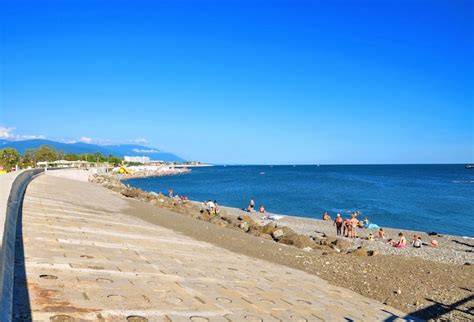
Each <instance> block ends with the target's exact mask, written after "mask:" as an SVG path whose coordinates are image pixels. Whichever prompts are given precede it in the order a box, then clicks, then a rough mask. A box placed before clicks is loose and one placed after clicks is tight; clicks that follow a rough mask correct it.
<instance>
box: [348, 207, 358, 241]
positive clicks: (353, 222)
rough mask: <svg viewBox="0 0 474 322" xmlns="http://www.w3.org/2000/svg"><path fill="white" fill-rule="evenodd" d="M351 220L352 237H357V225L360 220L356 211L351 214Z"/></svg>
mask: <svg viewBox="0 0 474 322" xmlns="http://www.w3.org/2000/svg"><path fill="white" fill-rule="evenodd" d="M351 217H352V218H351V220H350V224H351V225H350V234H349V235H350V236H349V237H350V238H356V235H357V231H356V229H357V225H358V224H359V220H358V219H357V215H356V214H355V213H354V214H352V216H351Z"/></svg>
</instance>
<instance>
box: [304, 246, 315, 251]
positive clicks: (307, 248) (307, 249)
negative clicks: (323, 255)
mask: <svg viewBox="0 0 474 322" xmlns="http://www.w3.org/2000/svg"><path fill="white" fill-rule="evenodd" d="M303 250H304V251H305V252H310V251H312V250H313V249H312V248H311V247H309V246H306V247H305V248H303Z"/></svg>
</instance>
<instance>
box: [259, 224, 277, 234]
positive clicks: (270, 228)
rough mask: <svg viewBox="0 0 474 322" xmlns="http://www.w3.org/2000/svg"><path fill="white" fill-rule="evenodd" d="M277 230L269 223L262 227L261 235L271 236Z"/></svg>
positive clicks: (274, 225)
mask: <svg viewBox="0 0 474 322" xmlns="http://www.w3.org/2000/svg"><path fill="white" fill-rule="evenodd" d="M277 229H278V228H277V226H276V224H275V223H272V222H271V223H268V224H266V225H265V226H263V227H262V229H261V231H262V234H268V235H271V234H273V232H274V231H275V230H277Z"/></svg>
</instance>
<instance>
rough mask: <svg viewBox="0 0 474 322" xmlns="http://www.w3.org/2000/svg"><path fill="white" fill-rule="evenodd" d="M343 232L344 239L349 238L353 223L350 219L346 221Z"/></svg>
mask: <svg viewBox="0 0 474 322" xmlns="http://www.w3.org/2000/svg"><path fill="white" fill-rule="evenodd" d="M342 230H343V231H342V234H343V235H344V237H349V234H350V231H351V221H350V220H349V219H346V220H344V222H343V229H342Z"/></svg>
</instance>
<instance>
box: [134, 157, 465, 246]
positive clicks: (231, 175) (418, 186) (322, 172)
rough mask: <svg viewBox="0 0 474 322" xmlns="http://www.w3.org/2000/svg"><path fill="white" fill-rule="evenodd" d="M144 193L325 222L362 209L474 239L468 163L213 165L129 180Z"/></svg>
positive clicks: (388, 220)
mask: <svg viewBox="0 0 474 322" xmlns="http://www.w3.org/2000/svg"><path fill="white" fill-rule="evenodd" d="M126 183H128V184H130V185H131V186H134V187H138V188H141V189H143V190H146V191H155V192H160V191H161V192H163V193H166V192H167V190H168V189H169V188H172V189H173V190H174V191H175V193H177V194H179V195H184V196H187V197H189V198H190V199H192V200H198V201H204V200H208V199H212V200H217V201H218V202H219V204H221V205H225V206H230V207H237V208H244V207H246V206H247V205H248V201H249V198H251V197H253V198H254V199H255V202H256V205H257V207H259V206H260V205H261V204H263V205H264V206H265V208H266V209H267V210H268V211H269V212H272V213H278V214H285V215H295V216H302V217H308V218H318V219H320V218H321V215H322V213H323V212H324V211H328V212H329V213H330V214H331V215H332V216H334V214H335V213H337V212H341V214H343V215H344V216H346V215H349V214H350V212H351V211H354V210H359V211H361V212H362V217H364V216H367V217H368V218H369V220H370V221H371V222H373V223H376V224H378V225H380V226H382V227H394V228H401V229H413V230H419V231H436V232H438V233H445V234H452V235H461V236H469V237H474V170H467V169H465V168H464V165H321V166H319V167H318V166H316V165H297V166H214V167H208V168H193V169H192V172H191V173H187V174H182V175H176V176H167V177H151V178H140V179H130V180H127V182H126Z"/></svg>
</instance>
